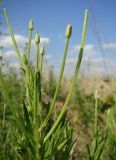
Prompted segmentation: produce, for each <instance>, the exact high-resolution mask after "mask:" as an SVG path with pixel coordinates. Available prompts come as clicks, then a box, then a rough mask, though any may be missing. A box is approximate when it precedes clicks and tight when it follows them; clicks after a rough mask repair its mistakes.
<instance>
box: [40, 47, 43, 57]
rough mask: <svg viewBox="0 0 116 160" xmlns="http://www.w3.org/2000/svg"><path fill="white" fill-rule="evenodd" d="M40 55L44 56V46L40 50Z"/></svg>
mask: <svg viewBox="0 0 116 160" xmlns="http://www.w3.org/2000/svg"><path fill="white" fill-rule="evenodd" d="M40 54H41V55H44V46H42V47H41V48H40Z"/></svg>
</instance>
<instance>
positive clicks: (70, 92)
mask: <svg viewBox="0 0 116 160" xmlns="http://www.w3.org/2000/svg"><path fill="white" fill-rule="evenodd" d="M87 21H88V11H87V10H85V18H84V25H83V32H82V40H81V47H80V52H79V56H78V61H77V64H76V68H75V73H74V77H73V80H72V83H71V87H70V90H69V93H68V96H67V98H66V101H65V103H64V106H63V108H62V110H61V112H60V114H59V116H58V118H57V119H56V121H55V123H54V124H53V126H52V128H51V129H50V131H49V132H48V134H47V135H46V136H45V138H44V142H43V143H45V142H46V141H47V140H48V138H49V137H50V136H51V135H52V133H53V131H54V130H55V129H56V127H57V125H58V124H59V122H60V120H61V118H62V116H63V115H64V113H65V111H66V107H67V105H68V103H69V101H70V98H71V95H72V92H73V89H74V85H75V83H76V80H77V76H78V73H79V68H80V64H81V60H82V55H83V49H84V44H85V38H86V30H87Z"/></svg>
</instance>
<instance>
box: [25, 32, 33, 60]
mask: <svg viewBox="0 0 116 160" xmlns="http://www.w3.org/2000/svg"><path fill="white" fill-rule="evenodd" d="M31 39H32V30H29V41H28V47H27V53H26V57H27V60H28V61H29V58H30V48H31Z"/></svg>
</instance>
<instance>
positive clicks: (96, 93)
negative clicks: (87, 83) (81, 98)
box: [95, 90, 99, 99]
mask: <svg viewBox="0 0 116 160" xmlns="http://www.w3.org/2000/svg"><path fill="white" fill-rule="evenodd" d="M98 98H99V97H98V90H96V91H95V99H98Z"/></svg>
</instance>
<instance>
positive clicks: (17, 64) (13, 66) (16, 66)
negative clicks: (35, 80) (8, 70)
mask: <svg viewBox="0 0 116 160" xmlns="http://www.w3.org/2000/svg"><path fill="white" fill-rule="evenodd" d="M9 66H10V67H12V68H15V69H19V68H20V64H19V63H17V62H16V63H10V64H9Z"/></svg>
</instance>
